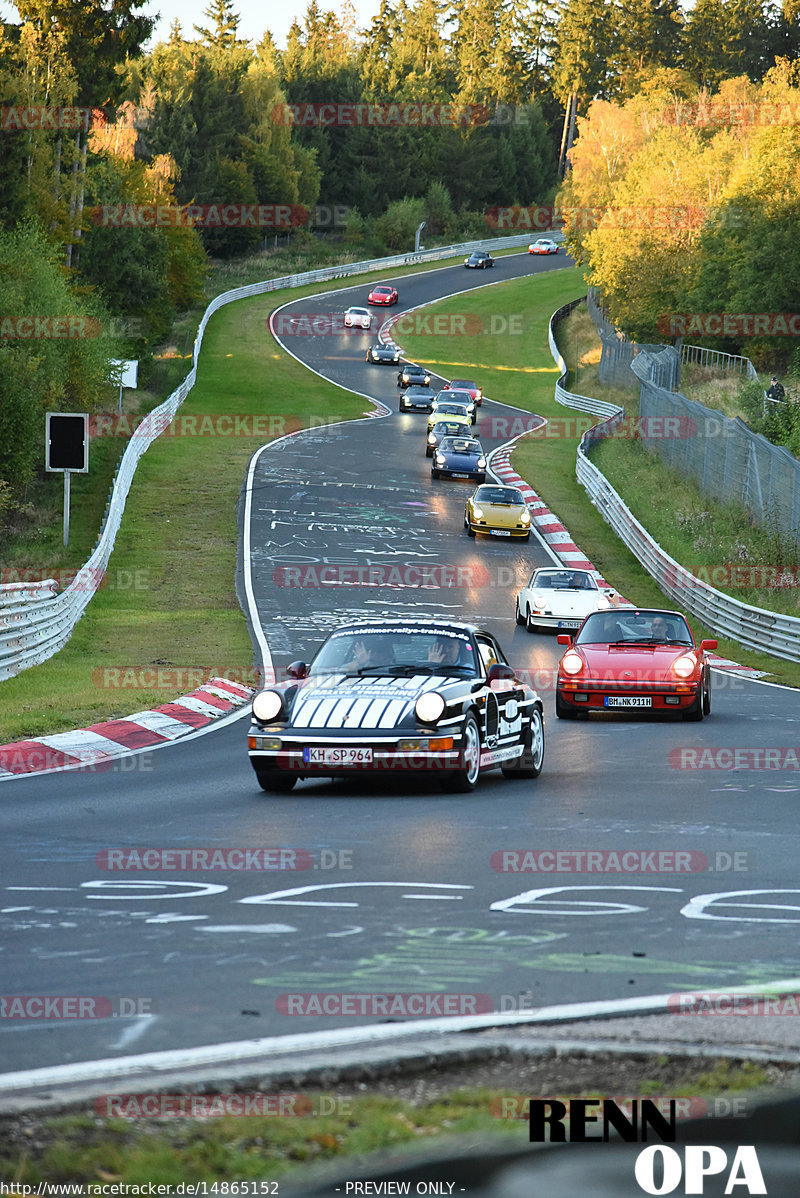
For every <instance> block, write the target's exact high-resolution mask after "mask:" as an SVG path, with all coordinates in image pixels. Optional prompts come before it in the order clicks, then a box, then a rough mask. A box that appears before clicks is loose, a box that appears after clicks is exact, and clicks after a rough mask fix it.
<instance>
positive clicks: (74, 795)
mask: <svg viewBox="0 0 800 1198" xmlns="http://www.w3.org/2000/svg"><path fill="white" fill-rule="evenodd" d="M562 265H563V263H562V260H561V259H560V257H557V258H543V259H540V258H536V259H533V258H529V257H528V255H526V254H520V255H514V256H511V257H505V258H500V259H498V261H497V265H496V266H495V268H494V270H493V271H489V272H486V273H485V274H484V273H483V272H478V271H474V272H467V271H465V270H464V269H463V267H461V266H454V267H446V268H443V269H438V270H434V271H431V272H428V273H423V274H419V275H415V276H411V277H409V278H408V279H402V278H401V277H400V276H398V277H396V278H394V279H391V280H390V279H387V280H385V281H386V282H390V281H391V282H394V283H395V284H396V285H397V286H398V287H399V289H400V298H401V310H402V309H403V308H406V307H412V306H415V305H418V304H422V303H425V302H429V301H431V300H434V299H437V298H439V297H441V296H443V295H448V294H451V293H453V292H456V291H458V290H462V289H465V288H473V287H477V286H482V285H484V284H491V283H495V282H498V281H499V280H502V279H503V278H511V277H515V276H517V275H520V274H528V273H531V274H534V275H535V274H538V273H540V272H542V271H545V270H550V269H557V268H560V267H561V266H562ZM367 290H368V288H367V287H366V286H365V285H364V284H358V285H356V286H355V287H349V288H345V289H343V290H342V291H341V292H338V293H336V294H334V293H327V294H324V295H322V296H319V297H317V298H316V299H313V300H309V299H306V300H302V301H297V302H296V303H295V304H291V305H289V306H288V307H287V308H284V309H282V312H283V313H284V314H285V313H290V314H293V315H297V314H299V313H302V312H306V313H308V312H313V313H320V312H342V311H343V310H344V308H345V307H347V306H348V305H349V304H363V303H364V302H365V300H366V292H367ZM267 311H268V309H267V308H266V307H265V315H266V314H267ZM390 311H396V309H393V310H390ZM282 339H283V341H284V343H285V344H286V345H287V347H288V348H289V349H291V351H292V352H293V353H294V354H296V355H297V356H298V357H300V358H301V359H302V360H304V361H305V362H307V363H308V365H309V366H311V367H313V368H314V369H315V370H317V371H319V372H320V373H323V374H325V375H326V377H329V378H330V379H332V380H333V381H335V382H337V383H339V384H341V385H342V386H345V387H350V388H353V389H354V390H356V391H359V392H361V393H364V394H366V395H370V396H374V398H375V399H377V400H380V401H382V402H383V403H385V404H386V405H387V406H388V408H389V409H391V412H390V414H389V415H388V416H386V417H385V418H373V419H364V420H361V421H359V422H355V423H352V424H349V425H346V426H345V425H340V426H336V427H328V428H323V429H320V430H319V431H317V432H311V433H304V434H302V435H300V436H298V437H295V438H289V439H286V440H283V441H281V442H280V443H278V444H277V445H275V446H274V447H272V448H270V447H267V448H266V449H264V450H263V451H261V453H260V455H259V457H258V461H257V464H256V467H255V471H254V477H253V490H252V520H251V525H252V526H251V529H250V534H251V535H250V551H251V554H252V557H251V561H252V572H253V595H254V599H255V603H256V605H257V610H258V621H259V623H260V626H261V628H262V629H263V633H264V635H265V636H266V638H267V641H268V643H269V647H270V650H271V653H272V656H273V660H274V664H275V668H276V669H277V670H278V671H280V670H281V669H282V668H283V667H284V666H285V665H286V664H288V662H290V661H292V660H294V659H296V658H301V657H302V658H305V659H308V658H309V657H310V656H311V655H312V653H313V651H314V649H315V647H316V646H317V645H318V644H319V642H320V641H321V640H322V638H323V637H324V635H325V634H326V633H327V631H328V630H329V629H331V628H333V627H334V626H335V625H336V624H338V623H339V622H341V621H342V620H345V619H347V618H349V617H351V616H360V615H361V614H362V613H369V614H374V615H382V614H384V613H396V614H401V613H404V614H405V613H407V614H414V615H425V614H429V613H430V614H433V613H440V612H445V613H446V614H447V615H450V616H454V617H458V618H465V619H470V620H475V621H477V622H480V623H482V624H485V625H486V626H487V627H488V628H489V629H490V630H491V631H492V632H494V633H496V634H497V635H498V637H499V638H500V640H501V643H502V644H503V645H504V647H505V649H506V652H507V653H508V655H509V658H510V660H511V661H512V662H513V663H514V664H515V665H516V666H517V667H518V668H519V669H523V670H527V671H529V672H530V674H531V676H532V677H533V679H534V681H535V682H536V683H537V684H538V687H539V689H540V691H541V692H542V694H543V696H544V698H545V713H546V719H547V725H546V733H547V753H546V758H545V765H544V771H543V773H542V775H541V777H540V778H539V779H538V780H537V781H535V782H529V781H525V782H522V781H521V782H511V781H507V780H505V779H503V778H502V776H501V775H500V774H499V773H497V774H494V773H493V774H489V775H488V776H486V777H485V778H483V780H482V781H481V783H480V784H479V787H478V789H477V791H476V792H475V793H474V794H473V795H469V796H453V795H450V794H445V793H443V792H442V791H441V789H440V788H439V786H438V785H437V784H436V782H435V781H430V782H426V781H422V780H420V779H418V778H415V779H413V781H411V782H409V780H408V779H406V780H402V779H400V780H395V781H389V780H387V779H386V778H383V777H382V778H380V779H378V780H377V781H376V780H373V781H372V782H370V781H369V780H365V781H364V782H363V783H362V782H359V783H357V784H353V783H350V782H345V781H342V782H335V783H332V782H328V781H320V782H304V783H300V784H299V785H298V786H297V788H296V789H295V791H293V792H292V793H291V794H289V795H286V796H279V797H269V798H268V797H266V796H264V795H263V794H262V792H261V791H260V790H259V789H258V786H257V784H256V781H255V776H254V774H253V771H252V769H251V767H250V765H249V762H248V759H247V754H246V730H247V718H246V717H244V718H238V719H234V720H231V721H227V722H225V723H224V726H223V727H221V728H217V729H215V730H214V731H212V732H210V733H208V734H204V735H199V736H196V737H193V738H192V739H190V740H188V741H183V742H180V743H178V744H176V745H174V746H171V747H168V748H165V749H160V750H158V751H153V752H146V753H142V754H139V755H137V756H133V757H131V758H129V759H126V760H125V761H123V762H122V763H118V764H117V765H116V766H115V767H114V768H113V769H110V770H108V771H105V772H96V773H93V772H86V771H84V772H65V773H62V774H55V775H51V776H43V777H36V778H27V779H26V778H18V779H13V780H11V781H9V782H7V783H6V784H5V786H4V787H3V789H2V800H3V802H2V805H0V860H1V861H2V888H3V889H2V895H1V896H0V929H1V931H0V946H1V949H2V956H1V957H0V960H2V966H3V983H2V992H3V994H4V995H5V996H6V1002H7V1001H8V996H14V995H20V996H41V995H47V996H84V997H87V996H95V997H96V999H97V1001H96V1002H95V1003H94V1004H93V1005H92V1004H88V1005H85V1006H84V1009H83V1011H82V1014H83V1015H84V1017H83V1018H73V1017H70V1015H69V1012H70V1009H71V1008H69V1007H66V1008H59V1007H58V1006H55V1007H53V1009H52V1011H51V1017H47V1018H30V1017H29V1018H15V1017H13V1014H12V1015H11V1016H10V1017H9V1014H8V1012H9V1010H10V1008H6V1011H5V1014H6V1017H5V1018H2V1019H0V1060H2V1063H3V1069H4V1070H5V1071H14V1070H23V1069H29V1068H34V1067H37V1066H44V1065H55V1064H62V1063H65V1062H70V1061H84V1060H92V1059H97V1058H104V1057H114V1056H121V1055H129V1054H131V1053H136V1052H151V1051H155V1050H162V1049H176V1048H187V1047H192V1046H197V1045H203V1044H215V1043H221V1042H224V1041H233V1040H244V1039H248V1038H254V1037H263V1036H283V1035H287V1034H292V1033H297V1032H308V1031H316V1030H322V1029H327V1028H337V1027H353V1026H356V1025H358V1024H360V1023H369V1022H381V1019H380V1018H377V1019H375V1018H369V1017H367V1016H364V1017H362V1016H353V1015H348V1016H333V1015H332V1016H292V1015H288V1014H284V1013H282V1008H284V1007H285V1003H282V1002H281V1000H280V996H281V995H285V994H287V993H298V992H302V993H319V992H324V993H326V994H329V993H332V992H333V993H347V994H366V993H375V992H378V993H381V994H385V993H390V994H394V993H398V992H400V993H409V992H414V993H425V994H429V995H440V996H443V995H447V994H459V995H467V996H488V997H489V1000H490V1005H491V1007H493V1008H494V1009H495V1010H509V1009H512V1008H513V1007H514V1005H515V1004H517V1003H518V1002H519V1001H520V996H522V998H521V1001H522V1003H523V1004H524V1005H527V1006H531V1005H532V1006H542V1005H545V1004H556V1003H562V1002H567V1001H583V1000H590V999H617V998H620V999H628V998H632V997H641V996H644V995H648V994H665V993H670V994H671V993H676V992H680V991H687V990H696V989H700V988H703V987H708V986H717V987H722V988H724V987H726V986H732V985H733V984H735V983H757V984H761V983H766V982H769V981H770V980H774V979H781V978H789V977H794V976H795V975H796V974H797V973H798V953H797V947H796V945H797V924H798V921H800V885H798V882H797V870H796V862H797V858H798V831H797V819H796V809H797V800H798V794H800V786H799V785H797V784H795V783H796V779H797V776H798V775H797V773H796V772H795V771H792V770H775V769H751V768H747V765H746V764H745V767H744V768H740V769H735V770H731V769H727V770H726V769H687V768H678V767H679V766H680V765H681V763H682V762H683V763H685V762H686V761H687V760H689V761H691V760H692V757H691V754H689V755H688V757H687V754H686V753H683V752H682V750H693V749H696V750H699V749H702V748H704V747H713V748H717V747H729V748H740V749H741V748H750V749H757V748H762V749H763V748H765V747H779V746H787V747H791V746H796V745H797V741H798V728H799V726H800V725H799V721H800V699H798V696H797V694H796V693H795V692H793V691H790V690H786V689H781V688H777V687H769V686H764V685H761V684H758V683H754V682H751V681H748V680H743V679H741V678H736V677H730V676H725V675H722V674H720V673H715V674H714V675H713V693H712V703H713V715H712V717H711V718H710V719H709V720H707V721H705V722H703V723H701V724H688V723H683V722H680V721H677V722H675V721H674V720H673V719H671V718H670V719H666V718H665V719H662V720H642V719H637V718H633V717H631V716H628V715H627V714H625V715H619V716H609V717H603V718H600V719H598V720H596V721H593V722H589V723H583V722H578V723H563V722H560V721H557V720H556V719H555V716H554V714H553V698H552V688H551V679H552V673H553V667H554V665H555V663H556V661H557V658H558V652H557V646H556V644H555V638H554V637H553V636H552V635H547V634H546V635H534V636H531V635H529V634H528V633H527V632H526V631H525V630H524V629H523V628H519V627H517V626H516V624H515V621H514V612H513V602H514V595H515V592H516V590H517V589H518V587H519V586H520V585H521V584H522V583H523V582H524V581H525V580H526V579H527V577H528V575H529V573H530V571H531V570H532V568H533V567H534V566H536V565H539V564H545V563H546V562H547V561H548V557H547V554H546V552H545V551H544V549H542V548H541V547H539V546H538V545H537V544H535V543H534V542H533V541H531V543H530V544H528V545H526V544H516V545H512V544H509V543H503V542H499V541H498V542H495V541H488V540H486V539H480V538H479V539H478V540H477V541H476V540H469V539H468V538H467V535H466V532H465V531H464V529H463V527H462V519H463V507H464V501H465V498H466V496H467V495H468V494H469V491H470V486H469V484H465V483H458V482H455V481H453V482H448V481H441V482H438V483H432V482H431V479H430V463H429V460H428V459H426V457H425V453H424V426H425V418H424V417H423V416H422V415H419V414H416V415H401V414H399V413H398V412H397V410H396V409H397V388H396V385H395V376H396V371H395V370H394V369H393V368H391V367H378V366H368V365H367V364H366V363H365V361H364V354H365V351H366V347H367V345H368V344H369V343H370V342H371V340H373V339H374V338H373V337H372V335H371V334H367V333H364V332H361V331H351V332H348V333H347V334H337V335H324V334H323V335H320V336H316V337H313V336H312V337H309V336H301V335H299V334H298V335H289V334H286V333H284V334H282ZM399 340H401V341H402V338H399ZM478 382H480V379H478ZM287 402H288V401H287ZM367 406H368V405H367V404H366V403H365V408H366V407H367ZM519 416H520V414H519V413H518V412H516V411H515V410H509V409H504V408H502V407H501V406H500V405H498V404H495V403H493V402H491V401H485V402H484V405H483V408H482V409H481V413H480V425H479V427H480V429H481V431H482V435H483V440H484V444H485V445H486V446H487V447H492V446H494V445H496V444H499V443H501V442H502V441H503V440H504V439H505V436H504V435H502V430H504V429H507V428H509V427H511V426H512V425H513V421H514V420H516V419H517V418H518V417H519ZM529 481H530V482H531V483H532V484H533V485H534V486H536V482H537V480H536V479H535V478H534V479H530V480H529ZM363 566H368V567H370V568H371V569H372V570H373V571H374V573H373V574H371V575H369V576H368V577H367V576H365V575H364V574H363V571H362V573H361V574H359V573H358V567H363ZM394 567H401V568H402V570H404V571H405V574H402V573H400V574H398V573H397V572H395V573H394V574H392V573H391V572H390V571H391V570H392V568H394ZM417 568H419V569H418V570H417ZM325 570H327V573H325V572H324V571H325ZM415 570H417V572H416V573H415ZM331 571H333V572H331ZM425 571H427V573H425ZM459 571H460V573H459ZM420 578H423V579H425V578H427V580H428V582H429V585H424V586H421V585H419V579H420ZM359 579H361V581H360V582H359ZM452 580H455V582H456V584H457V585H452V586H451V585H447V583H448V582H449V581H452ZM611 581H612V582H613V579H612V580H611ZM323 584H324V585H323ZM409 584H410V585H409ZM630 597H631V598H633V599H635V596H630ZM695 760H697V759H695ZM133 847H136V848H139V849H144V848H147V847H150V848H157V849H184V850H193V849H196V848H198V847H199V848H203V849H209V850H211V849H225V850H236V849H242V850H250V858H248V857H247V856H246V855H241V854H240V855H239V857H236V858H235V860H236V861H238V862H241V863H242V864H243V865H244V866H245V868H242V867H241V865H240V866H239V867H235V868H227V869H226V868H220V869H217V868H213V869H193V868H191V867H189V868H184V869H172V870H161V871H153V870H141V871H132V870H127V871H120V870H115V869H112V868H109V864H110V863H113V862H114V861H115V860H119V858H114V857H113V855H112V856H111V857H109V856H108V855H107V850H113V849H128V848H133ZM265 847H271V848H280V847H284V848H289V849H296V850H304V852H302V853H299V854H298V855H297V857H296V858H295V859H294V863H295V864H298V863H299V864H302V865H308V866H309V868H304V869H299V870H298V869H295V870H293V871H289V870H286V869H284V870H281V871H276V870H274V869H272V870H264V869H260V868H257V866H258V865H259V864H265V863H266V864H270V863H271V861H272V859H266V861H265V859H264V855H263V854H261V855H259V854H258V853H256V852H255V850H259V849H263V848H265ZM526 849H531V850H540V851H541V850H559V849H561V850H567V849H569V850H575V851H579V850H609V851H612V852H617V853H620V854H621V853H623V852H626V851H627V852H630V851H632V850H641V851H643V852H648V853H649V854H650V855H649V856H645V857H642V858H640V859H639V860H640V862H641V865H642V867H643V869H642V870H640V872H631V871H630V870H628V871H627V872H626V871H625V870H624V869H623V870H621V871H620V872H602V873H598V872H593V873H587V872H577V871H576V868H575V866H576V865H577V866H580V865H581V864H583V866H584V867H585V864H586V862H585V860H584V861H583V862H581V860H580V859H576V858H570V859H568V860H566V861H562V862H556V864H559V865H564V864H566V866H567V869H566V870H565V871H564V872H558V873H557V872H554V871H553V870H552V869H551V868H548V863H552V859H551V858H540V859H539V860H540V862H541V872H538V873H530V872H527V873H514V872H508V871H506V872H503V870H502V869H498V868H493V865H492V862H491V858H492V854H494V853H497V852H501V851H503V850H506V851H509V852H511V851H515V850H526ZM657 852H661V853H662V854H664V855H663V856H662V857H660V858H659V857H658V856H657V855H656V854H657ZM676 852H680V853H682V854H683V855H682V856H681V857H679V858H676V857H675V856H674V854H675V853H676ZM704 854H705V857H704V856H703V855H704ZM187 860H188V862H189V863H190V864H191V860H192V858H191V856H190V857H189V858H187ZM502 860H503V859H502V858H500V859H497V858H495V860H494V865H498V864H501V863H502ZM506 860H507V861H508V860H516V858H512V859H506ZM612 860H613V859H612ZM628 860H630V858H629V859H628ZM233 861H234V858H228V864H233ZM291 861H292V858H291V857H285V858H284V863H291ZM687 863H688V864H689V866H690V868H689V869H688V870H687V868H686V865H687ZM570 864H572V865H573V868H572V869H570V868H569V865H570ZM706 864H707V865H708V866H709V868H705V866H706ZM248 865H249V867H248ZM787 925H788V926H787ZM485 1003H486V999H485V998H480V1000H478V999H476V1004H477V1005H476V1007H475V1009H480V1010H482V1009H484V1008H485ZM466 1009H469V1007H468V1006H467V1007H466ZM59 1015H62V1016H67V1017H59Z"/></svg>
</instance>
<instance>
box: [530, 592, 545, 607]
mask: <svg viewBox="0 0 800 1198" xmlns="http://www.w3.org/2000/svg"><path fill="white" fill-rule="evenodd" d="M533 602H534V603H535V604H536V606H537V608H539V609H540V610H541V608H543V607H546V605H547V596H546V595H539V594H535V595H534V596H533Z"/></svg>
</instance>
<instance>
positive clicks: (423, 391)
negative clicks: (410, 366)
mask: <svg viewBox="0 0 800 1198" xmlns="http://www.w3.org/2000/svg"><path fill="white" fill-rule="evenodd" d="M406 395H408V396H409V397H411V398H413V397H414V396H417V397H419V396H420V395H424V396H425V398H426V399H431V397H432V396H433V392H432V391H431V389H430V387H409V388H408V391H407V392H406Z"/></svg>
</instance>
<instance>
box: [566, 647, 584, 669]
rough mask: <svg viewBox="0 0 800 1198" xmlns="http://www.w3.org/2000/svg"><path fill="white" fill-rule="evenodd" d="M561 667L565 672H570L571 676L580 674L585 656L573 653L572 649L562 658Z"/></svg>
mask: <svg viewBox="0 0 800 1198" xmlns="http://www.w3.org/2000/svg"><path fill="white" fill-rule="evenodd" d="M561 668H562V670H563V671H564V673H565V674H569V675H570V676H572V675H573V674H580V672H581V670H582V669H583V658H582V657H581V656H580V654H579V653H573V651H572V650H571V649H570V650H569V652H568V653H565V654H564V656H563V658H562V660H561Z"/></svg>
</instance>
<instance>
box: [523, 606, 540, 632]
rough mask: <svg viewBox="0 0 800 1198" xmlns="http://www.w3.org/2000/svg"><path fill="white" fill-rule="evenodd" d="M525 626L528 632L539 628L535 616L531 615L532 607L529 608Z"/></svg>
mask: <svg viewBox="0 0 800 1198" xmlns="http://www.w3.org/2000/svg"><path fill="white" fill-rule="evenodd" d="M525 627H526V628H527V630H528V632H535V631H536V629H537V628H538V624H537V623H536V622H535V620H534V619H533V616H532V615H531V609H530V608H528V615H527V618H526V620H525Z"/></svg>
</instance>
